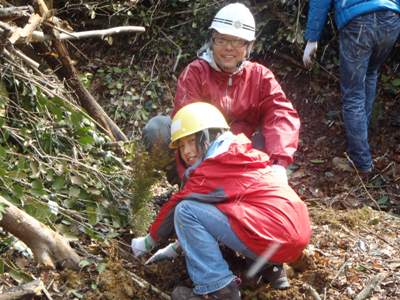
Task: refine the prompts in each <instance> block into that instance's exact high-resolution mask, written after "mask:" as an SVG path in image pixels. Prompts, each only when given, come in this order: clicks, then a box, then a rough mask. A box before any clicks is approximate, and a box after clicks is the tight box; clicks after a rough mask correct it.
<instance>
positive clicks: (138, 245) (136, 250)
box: [131, 234, 156, 257]
mask: <svg viewBox="0 0 400 300" xmlns="http://www.w3.org/2000/svg"><path fill="white" fill-rule="evenodd" d="M155 244H156V243H155V241H154V240H153V239H152V238H151V236H150V234H148V235H146V236H142V237H138V238H135V239H132V242H131V248H132V252H133V255H134V256H135V257H139V256H142V255H143V254H146V253H148V252H150V251H151V249H153V248H154V246H155Z"/></svg>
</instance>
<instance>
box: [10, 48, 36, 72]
mask: <svg viewBox="0 0 400 300" xmlns="http://www.w3.org/2000/svg"><path fill="white" fill-rule="evenodd" d="M3 51H4V54H5V55H7V56H8V57H10V59H14V58H13V56H12V54H11V52H9V51H8V50H7V49H4V50H3ZM12 53H14V54H15V55H17V56H18V57H19V58H21V59H22V60H23V61H25V62H26V63H27V64H28V65H30V66H31V67H33V68H35V69H37V68H39V66H40V64H39V63H38V62H36V61H34V60H33V59H32V58H30V57H29V56H27V55H25V54H24V53H23V52H22V51H19V50H17V49H13V50H12Z"/></svg>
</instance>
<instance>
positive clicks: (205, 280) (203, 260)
mask: <svg viewBox="0 0 400 300" xmlns="http://www.w3.org/2000/svg"><path fill="white" fill-rule="evenodd" d="M174 223H175V232H176V235H177V236H178V239H179V243H180V245H181V247H182V249H183V251H184V253H185V259H186V267H187V270H188V273H189V276H190V278H191V279H192V281H193V283H194V290H193V291H194V293H195V294H198V295H204V294H208V293H212V292H214V291H217V290H219V289H222V288H223V287H225V286H227V285H228V284H229V283H231V282H232V280H234V279H235V278H236V277H235V275H234V274H233V273H232V271H231V270H230V269H229V266H228V264H227V262H226V261H225V260H224V258H223V256H222V254H221V250H220V249H219V243H222V244H224V245H226V246H228V247H229V248H231V249H232V250H234V251H237V252H240V253H242V254H243V255H245V256H246V257H249V258H251V259H256V258H257V256H256V255H255V254H254V253H253V252H251V251H250V250H249V249H248V248H247V247H246V246H245V245H244V244H243V243H242V242H241V241H240V240H239V239H238V237H237V236H236V234H235V233H234V232H233V231H232V228H231V226H230V225H229V222H228V218H227V217H226V216H225V215H224V214H223V213H222V212H221V211H220V210H219V209H218V208H216V207H215V206H214V205H213V204H208V203H202V202H198V201H191V200H184V201H182V202H180V203H179V204H178V205H177V206H176V208H175V216H174Z"/></svg>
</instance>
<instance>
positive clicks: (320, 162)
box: [310, 159, 325, 164]
mask: <svg viewBox="0 0 400 300" xmlns="http://www.w3.org/2000/svg"><path fill="white" fill-rule="evenodd" d="M310 163H312V164H323V163H325V160H323V159H311V160H310Z"/></svg>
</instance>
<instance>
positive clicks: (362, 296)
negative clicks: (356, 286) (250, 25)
mask: <svg viewBox="0 0 400 300" xmlns="http://www.w3.org/2000/svg"><path fill="white" fill-rule="evenodd" d="M385 277H386V274H384V273H381V274H378V275H376V276H374V277H372V279H371V280H370V281H369V282H368V285H367V286H366V287H365V288H364V289H363V290H362V291H361V292H360V293H359V294H358V295H357V296H356V297H355V298H354V300H364V299H367V298H368V296H369V295H370V294H371V293H372V291H373V290H374V289H375V288H376V286H377V285H378V284H380V283H381V281H382V280H383V279H385Z"/></svg>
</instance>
